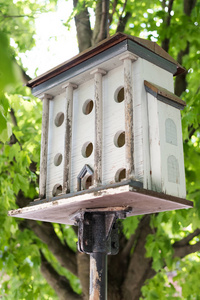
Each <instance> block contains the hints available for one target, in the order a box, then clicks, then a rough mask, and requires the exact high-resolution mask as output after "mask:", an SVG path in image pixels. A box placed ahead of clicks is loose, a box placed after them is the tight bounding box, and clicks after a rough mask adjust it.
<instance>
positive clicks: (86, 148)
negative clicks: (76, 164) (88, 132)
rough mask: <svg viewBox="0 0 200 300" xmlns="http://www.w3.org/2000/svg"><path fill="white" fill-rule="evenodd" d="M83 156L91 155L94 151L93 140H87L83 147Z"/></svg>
mask: <svg viewBox="0 0 200 300" xmlns="http://www.w3.org/2000/svg"><path fill="white" fill-rule="evenodd" d="M81 152H82V155H83V157H89V156H90V155H91V154H92V152H93V144H92V143H91V142H86V143H85V144H84V145H83V147H82V151H81Z"/></svg>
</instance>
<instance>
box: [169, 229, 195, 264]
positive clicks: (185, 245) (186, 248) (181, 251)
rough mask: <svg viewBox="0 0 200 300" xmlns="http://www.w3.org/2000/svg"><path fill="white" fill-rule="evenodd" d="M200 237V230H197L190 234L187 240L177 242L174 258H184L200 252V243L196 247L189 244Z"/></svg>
mask: <svg viewBox="0 0 200 300" xmlns="http://www.w3.org/2000/svg"><path fill="white" fill-rule="evenodd" d="M198 235H200V229H199V228H198V229H196V230H195V231H194V232H192V233H190V234H188V236H186V237H185V238H183V239H182V240H180V241H177V242H175V243H174V244H173V248H174V257H180V258H182V257H184V256H186V255H188V254H190V253H194V252H196V251H199V250H200V242H197V243H196V244H194V245H190V244H189V242H190V241H191V240H192V239H193V238H194V237H196V236H198Z"/></svg>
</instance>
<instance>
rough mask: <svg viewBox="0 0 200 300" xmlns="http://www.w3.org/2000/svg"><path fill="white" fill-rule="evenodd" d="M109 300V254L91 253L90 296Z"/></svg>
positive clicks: (100, 299)
mask: <svg viewBox="0 0 200 300" xmlns="http://www.w3.org/2000/svg"><path fill="white" fill-rule="evenodd" d="M89 300H107V254H106V253H99V252H96V253H93V254H90V298H89Z"/></svg>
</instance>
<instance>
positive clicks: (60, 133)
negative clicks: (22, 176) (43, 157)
mask: <svg viewBox="0 0 200 300" xmlns="http://www.w3.org/2000/svg"><path fill="white" fill-rule="evenodd" d="M48 101H49V121H48V151H47V179H46V195H47V197H52V196H53V195H54V196H55V195H57V194H58V193H61V192H62V182H63V164H64V159H63V158H64V138H63V137H64V132H65V125H66V119H65V114H64V112H65V110H66V100H65V95H64V94H61V95H57V96H56V97H54V99H52V100H48Z"/></svg>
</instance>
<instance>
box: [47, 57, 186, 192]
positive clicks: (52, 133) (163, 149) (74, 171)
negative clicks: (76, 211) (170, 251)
mask: <svg viewBox="0 0 200 300" xmlns="http://www.w3.org/2000/svg"><path fill="white" fill-rule="evenodd" d="M117 59H118V61H119V58H117ZM120 64H121V65H120V66H117V67H115V68H114V69H111V70H109V68H108V69H106V67H105V66H104V69H106V71H107V73H106V74H105V75H103V76H102V78H101V80H102V117H101V119H102V142H101V147H102V158H101V159H102V163H101V164H102V184H111V183H113V182H115V181H116V174H117V173H118V171H119V170H123V169H125V168H126V165H127V164H126V154H125V145H123V146H122V147H117V146H116V140H115V137H116V135H117V134H119V133H120V132H121V133H124V132H125V118H126V116H125V101H123V100H122V99H121V100H120V101H117V94H118V92H119V91H120V89H121V88H123V87H124V66H123V62H122V61H121V63H120ZM108 66H110V65H109V62H108ZM112 68H113V66H112ZM131 69H132V92H133V98H134V107H133V121H132V122H133V131H134V159H133V161H134V175H135V178H136V179H137V180H139V181H142V182H143V185H144V188H147V189H153V190H155V191H159V192H165V193H168V194H171V195H174V196H179V197H184V196H185V179H184V176H185V175H184V165H183V149H182V134H181V118H180V112H179V110H178V109H176V108H174V107H171V106H169V105H167V104H164V103H161V102H160V101H158V100H157V98H155V97H154V96H152V95H151V94H149V93H147V92H146V91H145V87H144V80H147V81H150V82H152V83H154V84H157V85H159V86H161V87H163V88H166V89H167V90H169V91H171V92H173V77H172V74H171V73H169V72H168V71H165V70H163V69H161V68H160V67H158V66H155V65H154V64H152V63H150V62H148V61H146V60H144V59H142V58H138V59H137V60H136V61H134V62H132V66H131ZM91 71H92V70H90V72H88V73H84V74H82V77H83V78H84V80H83V81H82V83H81V82H78V81H77V82H76V79H74V80H73V82H74V83H76V84H77V85H78V87H77V89H74V90H73V95H71V98H73V117H72V120H73V122H72V146H71V172H70V176H69V178H70V181H71V182H70V193H72V192H76V191H77V175H78V174H79V173H80V171H81V169H82V168H83V167H84V165H85V164H88V165H89V166H90V167H91V168H92V169H94V165H95V162H94V152H95V84H94V83H95V81H94V76H95V74H92V73H91ZM91 74H92V75H91ZM99 93H100V94H101V91H99ZM72 96H73V97H72ZM89 100H91V101H93V109H92V111H91V112H90V113H88V114H85V113H84V111H83V108H84V107H85V103H86V101H89ZM49 104H50V106H49V138H48V155H47V165H48V168H47V196H49V197H51V196H52V190H53V188H54V186H55V185H56V184H57V185H61V186H62V185H63V170H64V159H62V162H61V163H60V164H59V165H58V166H56V165H55V163H54V158H55V156H56V155H57V154H59V153H60V154H61V155H62V158H63V155H64V152H65V151H66V149H65V151H64V147H65V146H64V137H65V127H66V105H67V100H66V93H65V91H64V90H62V91H61V94H60V95H57V96H55V97H54V99H53V100H52V101H50V103H49ZM58 113H64V122H63V123H62V125H60V126H56V125H55V118H56V115H57V114H58ZM166 119H172V120H173V122H174V123H175V125H176V128H177V145H174V144H173V143H171V142H167V138H166V128H165V127H166V126H165V121H166ZM170 122H171V121H169V122H168V123H169V124H171V123H172V122H171V123H170ZM168 127H170V125H168ZM168 130H169V129H168ZM169 134H170V133H169ZM86 143H91V144H92V146H93V151H92V153H91V155H89V156H88V157H87V155H84V153H83V148H84V146H85V145H86ZM90 150H91V149H90ZM85 156H86V157H85ZM172 156H174V157H172ZM169 157H170V158H169ZM174 161H175V164H177V165H178V167H176V166H175V165H174ZM173 168H175V173H176V175H177V176H179V178H178V179H174V177H173V176H172V175H170V172H171V173H173V172H172V169H173ZM177 168H178V169H177ZM69 169H70V168H69ZM177 170H178V171H177ZM170 176H171V177H170ZM174 181H177V182H174Z"/></svg>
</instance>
